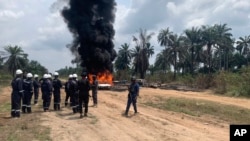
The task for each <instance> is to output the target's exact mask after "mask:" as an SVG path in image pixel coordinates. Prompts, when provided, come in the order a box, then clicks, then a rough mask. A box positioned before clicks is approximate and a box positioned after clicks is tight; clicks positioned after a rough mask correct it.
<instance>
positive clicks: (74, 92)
mask: <svg viewBox="0 0 250 141" xmlns="http://www.w3.org/2000/svg"><path fill="white" fill-rule="evenodd" d="M69 93H70V96H71V102H72V105H71V106H72V110H73V113H77V112H78V107H79V105H78V104H79V102H78V86H77V80H75V79H73V80H71V81H69Z"/></svg>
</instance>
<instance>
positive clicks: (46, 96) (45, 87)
mask: <svg viewBox="0 0 250 141" xmlns="http://www.w3.org/2000/svg"><path fill="white" fill-rule="evenodd" d="M41 90H42V98H43V109H44V112H46V111H48V110H49V107H50V101H51V95H52V84H51V82H50V80H49V78H48V75H47V74H44V76H43V82H42V84H41Z"/></svg>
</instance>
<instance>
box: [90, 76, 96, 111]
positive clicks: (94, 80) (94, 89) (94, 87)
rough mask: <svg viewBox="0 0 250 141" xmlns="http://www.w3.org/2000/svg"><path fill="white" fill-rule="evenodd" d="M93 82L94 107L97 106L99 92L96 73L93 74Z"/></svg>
mask: <svg viewBox="0 0 250 141" xmlns="http://www.w3.org/2000/svg"><path fill="white" fill-rule="evenodd" d="M92 78H93V82H92V85H91V89H92V98H93V104H94V105H93V107H97V92H98V80H97V79H96V75H93V76H92Z"/></svg>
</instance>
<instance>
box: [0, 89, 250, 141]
mask: <svg viewBox="0 0 250 141" xmlns="http://www.w3.org/2000/svg"><path fill="white" fill-rule="evenodd" d="M5 91H10V88H5ZM64 96H65V93H64V91H63V90H62V101H64ZM155 96H163V97H166V98H167V97H185V98H192V99H202V100H209V101H214V102H218V103H222V104H227V105H236V106H240V107H244V108H249V105H250V100H247V99H240V98H230V97H221V96H216V95H213V94H212V93H211V92H209V91H206V92H190V91H189V92H184V91H175V90H162V89H151V88H141V89H140V98H138V111H139V114H136V115H134V113H133V108H132V107H131V108H130V113H129V117H125V116H123V113H124V110H125V106H126V101H127V92H126V91H124V92H116V91H108V90H105V91H99V93H98V102H99V103H98V107H97V108H96V107H92V106H91V105H92V99H90V103H89V115H88V117H84V118H82V119H80V118H79V114H73V113H72V110H71V109H70V108H69V107H64V105H63V104H62V110H61V111H57V112H54V111H50V112H44V113H42V117H41V118H42V122H41V124H42V125H44V126H49V127H50V128H51V135H50V136H51V138H52V139H53V141H78V140H79V141H80V140H81V141H82V140H85V141H200V140H202V141H227V140H229V124H230V123H226V122H225V121H220V120H218V119H214V118H212V117H207V116H201V117H194V116H188V115H185V114H182V113H175V112H172V111H164V110H160V109H156V108H152V107H148V106H145V105H143V104H142V103H143V102H144V101H146V100H148V99H151V98H154V97H155ZM1 97H8V95H6V94H2V95H1ZM40 100H41V99H40ZM52 104H53V103H52ZM51 107H52V106H51Z"/></svg>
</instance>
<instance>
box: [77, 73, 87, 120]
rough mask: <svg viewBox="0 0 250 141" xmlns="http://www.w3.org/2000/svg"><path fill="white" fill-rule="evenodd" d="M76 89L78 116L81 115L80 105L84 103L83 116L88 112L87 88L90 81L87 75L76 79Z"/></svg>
mask: <svg viewBox="0 0 250 141" xmlns="http://www.w3.org/2000/svg"><path fill="white" fill-rule="evenodd" d="M78 89H79V112H80V117H82V112H83V111H82V105H83V103H84V108H85V110H84V116H87V113H88V103H89V90H90V83H89V80H88V78H87V77H83V78H82V79H81V80H79V81H78Z"/></svg>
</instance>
